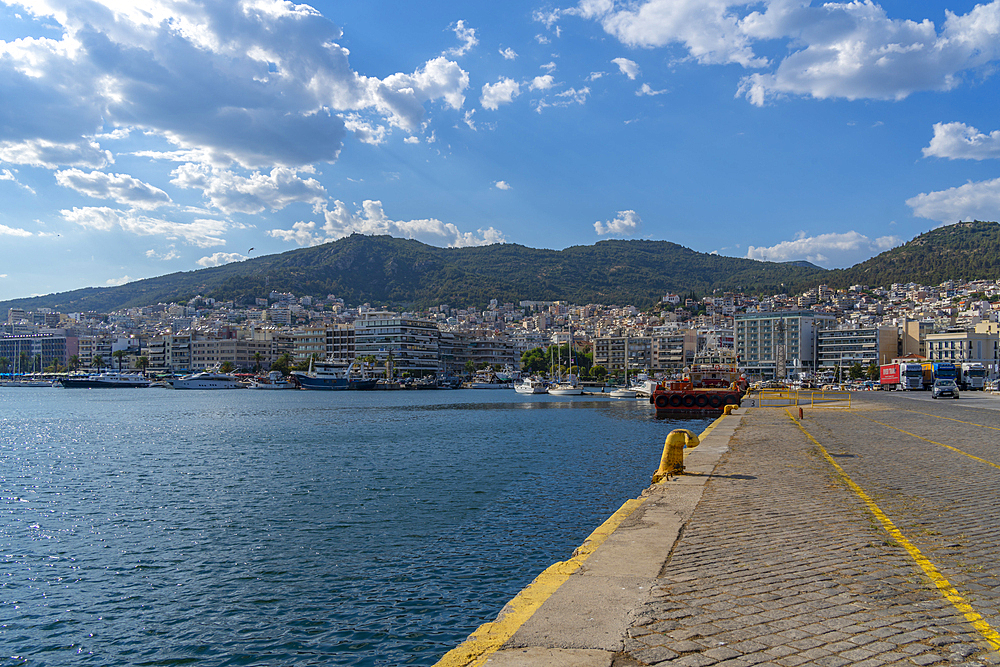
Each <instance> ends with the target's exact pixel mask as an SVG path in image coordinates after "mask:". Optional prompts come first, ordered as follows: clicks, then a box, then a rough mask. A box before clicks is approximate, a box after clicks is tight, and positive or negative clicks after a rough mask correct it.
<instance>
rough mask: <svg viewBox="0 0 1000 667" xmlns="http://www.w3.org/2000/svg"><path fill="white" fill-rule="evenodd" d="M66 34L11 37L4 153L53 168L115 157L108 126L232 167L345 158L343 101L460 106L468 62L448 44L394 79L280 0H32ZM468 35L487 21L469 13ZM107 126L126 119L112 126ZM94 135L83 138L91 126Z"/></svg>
mask: <svg viewBox="0 0 1000 667" xmlns="http://www.w3.org/2000/svg"><path fill="white" fill-rule="evenodd" d="M19 6H20V7H23V8H24V10H25V12H26V15H25V21H26V22H30V21H32V20H38V21H39V22H41V23H44V24H45V25H46V27H48V28H52V29H53V30H52V31H51V32H50V33H49V34H58V35H59V37H58V38H57V39H51V38H35V37H24V38H23V39H15V40H13V41H6V42H4V41H0V99H5V100H17V101H18V103H17V104H16V105H14V104H4V105H0V127H3V128H4V138H3V142H2V143H0V159H2V160H5V161H8V162H12V163H16V164H31V165H36V166H42V167H46V168H49V169H56V168H60V167H78V168H81V169H83V168H90V169H100V168H103V167H105V166H106V165H107V164H109V163H110V162H111V160H110V156H109V155H108V153H107V152H106V151H104V150H102V149H101V148H100V146H99V145H98V144H97V143H96V139H97V138H99V137H100V138H101V139H102V140H104V139H105V138H106V139H108V140H114V139H118V138H120V137H122V136H124V135H125V133H128V132H132V131H135V132H142V133H144V134H146V135H150V136H154V137H158V138H160V139H165V140H166V141H168V142H170V143H172V144H173V145H174V146H176V147H177V149H178V150H181V151H193V150H200V151H203V152H204V154H205V156H206V159H207V160H210V161H211V163H212V164H214V165H216V166H220V167H228V166H229V165H231V164H232V163H233V162H236V163H238V164H240V165H242V166H244V167H246V168H250V169H253V168H262V167H267V168H271V167H273V166H275V165H277V166H283V167H292V168H295V167H301V166H303V165H310V164H317V163H322V162H333V161H335V160H336V159H337V157H338V155H339V152H340V150H341V147H342V144H343V141H344V138H345V135H346V132H347V129H346V128H345V123H344V120H343V118H342V114H352V113H357V114H364V115H365V116H366V117H367V120H368V121H369V122H370V123H371V125H372V126H376V125H384V124H386V123H388V125H390V126H393V127H401V128H404V129H406V130H408V131H412V130H413V129H415V128H417V127H419V126H420V124H421V122H422V120H423V116H424V113H425V109H424V104H426V103H427V102H429V101H432V100H441V101H443V103H444V105H445V106H449V107H451V108H454V109H458V108H460V107H461V106H462V104H463V102H464V94H463V91H464V90H465V89H466V88H467V87H468V74H466V73H465V72H464V71H462V69H461V67H459V66H458V65H457V64H456V63H454V62H451V61H449V60H448V59H447V58H445V57H438V58H435V59H432V60H430V61H428V62H426V63H423V64H422V65H420V64H417V67H416V68H415V69H414V71H413V73H412V74H405V73H398V74H393V75H390V76H388V77H386V78H384V79H378V78H375V77H367V76H362V75H359V74H358V73H356V72H354V71H353V70H352V69H351V67H350V64H349V62H348V52H347V50H346V49H344V48H342V47H341V46H339V44H338V42H339V41H340V40H341V37H342V32H341V30H340V28H339V27H337V26H336V25H334V24H333V23H332V22H331V21H329V20H328V19H326V18H325V17H323V16H322V15H321V14H320V13H319V12H318V11H316V10H315V9H313V8H311V7H309V6H308V5H305V4H293V3H291V2H280V1H278V0H233V2H209V3H199V2H176V1H174V0H147V1H145V2H142V3H122V2H118V1H117V0H93V1H91V2H86V3H73V2H69V3H67V2H48V1H47V0H37V1H27V2H24V3H22V4H21V5H19ZM455 30H456V34H458V35H459V37H460V38H461V39H463V40H464V44H465V46H463V47H461V48H460V49H459V50H464V49H466V48H469V47H470V46H471V45H472V43H473V42H474V40H475V34H474V31H472V30H471V29H468V28H466V27H465V26H464V24H463V23H462V22H459V23H458V24H457V26H456V28H455ZM105 127H113V128H115V130H114V132H112V134H111V136H109V135H108V134H106V133H105V132H104V128H105ZM81 137H82V138H83V139H81Z"/></svg>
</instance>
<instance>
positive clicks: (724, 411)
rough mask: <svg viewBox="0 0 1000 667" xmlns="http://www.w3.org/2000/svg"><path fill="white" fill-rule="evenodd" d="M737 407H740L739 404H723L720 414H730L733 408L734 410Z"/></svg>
mask: <svg viewBox="0 0 1000 667" xmlns="http://www.w3.org/2000/svg"><path fill="white" fill-rule="evenodd" d="M738 407H740V406H738V405H724V406H722V414H724V415H731V414H733V410H735V409H736V408H738Z"/></svg>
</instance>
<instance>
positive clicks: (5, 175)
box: [0, 169, 37, 194]
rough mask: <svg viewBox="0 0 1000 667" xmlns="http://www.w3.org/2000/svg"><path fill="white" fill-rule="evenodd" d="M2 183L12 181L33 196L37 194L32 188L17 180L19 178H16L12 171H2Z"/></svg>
mask: <svg viewBox="0 0 1000 667" xmlns="http://www.w3.org/2000/svg"><path fill="white" fill-rule="evenodd" d="M0 181H10V182H11V183H13V184H15V185H16V186H18V187H19V188H22V189H24V190H27V191H28V192H30V193H31V194H37V193H36V192H35V190H34V189H33V188H32V187H30V186H28V185H25V184H24V183H22V182H21V181H19V180H17V176H15V175H14V173H13V172H12V171H11V170H10V169H0Z"/></svg>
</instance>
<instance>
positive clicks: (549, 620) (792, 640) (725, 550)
mask: <svg viewBox="0 0 1000 667" xmlns="http://www.w3.org/2000/svg"><path fill="white" fill-rule="evenodd" d="M997 443H1000V398H997V397H992V396H988V395H984V394H982V393H975V394H972V393H970V392H963V394H962V398H961V399H960V400H958V401H951V400H949V401H947V402H944V401H932V400H931V399H930V395H929V394H927V393H912V394H911V393H907V394H901V393H889V394H883V393H881V392H879V393H868V394H864V393H862V394H856V395H855V396H854V400H853V402H852V408H851V409H843V408H813V409H810V408H806V409H804V411H803V417H802V419H801V420H800V419H799V413H798V408H797V407H796V408H788V409H785V408H750V409H747V408H744V409H741V410H739V411H737V412H736V413H735V414H734V415H732V416H729V417H724V418H721V419H720V420H718V421H717V422H716V423H714V424H713V425H712V427H710V429H709V431H707V432H706V433H705V434H704V437H703V439H702V442H701V444H699V445H698V447H697V448H696V449H693V450H690V451H689V453H688V454H687V456H686V458H685V461H684V466H685V474H684V475H681V476H676V477H672V478H669V479H667V480H665V481H664V482H662V483H660V484H656V485H653V486H651V487H650V488H649V489H647V490H646V492H645V493H644V494H643V496H642V498H640V499H637V500H635V501H631V502H630V503H627V504H626V506H625V507H623V509H622V510H621V511H620V512H619V513H618V514H617V515H616V517H613V518H612V520H610V525H606V526H605V527H604V529H603V530H600V529H599V530H598V531H595V533H594V535H592V536H591V538H589V539H588V542H587V543H585V544H584V545H582V546H581V548H580V549H578V551H577V554H576V555H575V556H574V558H573V559H571V560H570V561H567V562H566V563H560V564H556V565H555V566H553V567H552V568H549V570H546V572H545V573H542V574H541V575H540V576H539V578H538V580H536V582H535V583H533V584H532V586H529V587H528V589H525V592H523V593H522V595H520V596H518V598H515V600H513V601H511V603H510V604H509V605H508V606H507V608H505V610H504V611H503V612H501V614H500V616H499V617H498V619H497V621H496V622H495V623H491V624H486V625H484V626H483V627H482V628H480V630H479V631H477V633H475V634H474V635H473V636H472V637H470V640H469V641H468V642H466V643H465V644H463V645H462V646H460V647H457V648H456V649H455V650H454V651H452V652H450V653H449V654H447V655H446V656H444V658H442V660H441V662H440V663H439V665H442V666H443V665H490V666H492V667H528V666H531V667H535V666H542V665H545V666H558V665H573V666H580V667H626V666H628V667H631V666H641V665H659V666H662V665H678V666H685V667H702V666H708V665H720V666H722V667H736V666H740V667H743V666H747V665H782V666H785V667H797V666H799V665H810V666H811V665H822V666H824V667H839V666H840V665H863V666H869V665H871V666H875V665H936V664H940V665H984V664H1000V653H998V650H1000V634H998V633H997V628H1000V509H998V508H1000V445H998V444H997ZM651 472H652V471H651ZM525 594H527V595H525Z"/></svg>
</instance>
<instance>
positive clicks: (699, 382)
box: [649, 350, 746, 417]
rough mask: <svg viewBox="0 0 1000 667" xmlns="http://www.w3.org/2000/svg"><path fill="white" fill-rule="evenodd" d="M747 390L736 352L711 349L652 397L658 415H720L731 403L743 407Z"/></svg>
mask: <svg viewBox="0 0 1000 667" xmlns="http://www.w3.org/2000/svg"><path fill="white" fill-rule="evenodd" d="M745 392H746V379H745V378H743V376H741V375H740V372H739V367H738V365H737V359H736V355H735V354H733V353H732V352H731V351H729V350H710V351H706V352H704V353H701V354H699V355H697V356H696V357H695V360H694V363H692V364H691V367H690V368H689V369H687V373H686V375H685V376H684V377H683V378H682V379H680V380H672V381H669V382H661V383H659V384H657V386H656V388H655V389H654V390H653V392H652V393H651V394H650V396H649V402H650V403H652V404H653V405H654V406H655V408H656V416H657V417H669V416H675V415H678V416H716V415H720V414H722V412H723V410H724V409H725V407H726V406H727V405H735V406H737V407H739V405H740V401H741V400H742V399H743V394H744V393H745Z"/></svg>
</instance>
